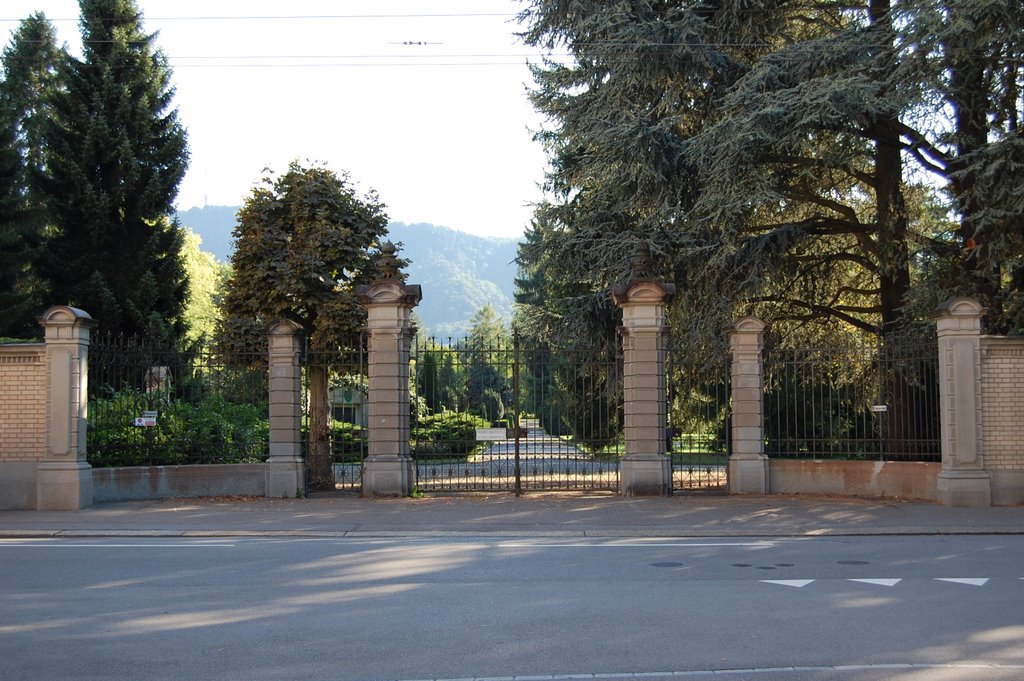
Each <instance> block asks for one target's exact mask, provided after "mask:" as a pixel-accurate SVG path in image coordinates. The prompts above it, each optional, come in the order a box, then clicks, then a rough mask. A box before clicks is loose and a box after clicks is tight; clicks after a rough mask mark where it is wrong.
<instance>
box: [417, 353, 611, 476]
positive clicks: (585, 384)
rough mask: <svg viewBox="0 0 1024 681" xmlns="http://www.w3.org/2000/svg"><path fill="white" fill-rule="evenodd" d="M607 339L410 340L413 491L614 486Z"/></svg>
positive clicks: (609, 363) (609, 356) (609, 360)
mask: <svg viewBox="0 0 1024 681" xmlns="http://www.w3.org/2000/svg"><path fill="white" fill-rule="evenodd" d="M618 347H619V343H618V339H617V338H610V339H607V341H606V342H604V343H600V344H596V345H588V346H586V347H583V346H567V347H555V346H553V345H550V344H546V343H541V342H533V341H531V342H530V343H528V344H527V343H524V342H522V341H521V340H520V338H519V336H518V335H514V336H513V338H512V339H509V340H506V341H490V342H480V341H479V340H473V339H465V340H459V341H454V342H453V341H450V340H449V341H448V342H445V343H440V342H438V341H437V340H434V339H419V340H417V342H416V344H415V345H414V347H413V352H412V357H413V371H412V380H413V384H414V398H413V405H412V428H411V436H412V443H411V452H412V456H413V459H414V461H415V465H416V485H417V488H418V489H419V490H420V491H435V492H438V491H513V492H516V493H520V492H523V491H530V490H608V491H617V490H618V486H619V459H620V458H621V456H622V454H623V452H624V444H623V438H622V357H621V355H620V353H619V351H618Z"/></svg>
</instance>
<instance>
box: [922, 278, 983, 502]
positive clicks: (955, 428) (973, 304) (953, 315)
mask: <svg viewBox="0 0 1024 681" xmlns="http://www.w3.org/2000/svg"><path fill="white" fill-rule="evenodd" d="M984 313H985V310H984V308H983V307H982V306H981V305H980V304H979V303H978V301H976V300H974V299H972V298H954V299H952V300H948V301H946V302H945V303H943V304H942V305H940V306H939V307H938V309H937V310H936V311H935V319H936V323H937V326H938V336H939V400H940V402H939V413H940V414H941V424H942V470H941V471H940V472H939V475H938V480H937V481H936V488H937V490H936V492H937V498H936V501H938V502H939V503H940V504H942V505H944V506H991V505H992V482H991V480H990V478H989V473H988V471H986V470H985V465H984V458H983V452H982V449H981V428H982V423H981V317H982V315H983V314H984Z"/></svg>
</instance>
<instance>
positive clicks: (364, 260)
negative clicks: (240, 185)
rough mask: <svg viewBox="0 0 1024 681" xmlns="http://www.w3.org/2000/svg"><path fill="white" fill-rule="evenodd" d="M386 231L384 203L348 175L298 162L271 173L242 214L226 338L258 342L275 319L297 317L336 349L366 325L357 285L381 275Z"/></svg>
mask: <svg viewBox="0 0 1024 681" xmlns="http://www.w3.org/2000/svg"><path fill="white" fill-rule="evenodd" d="M385 234H387V216H386V215H385V214H384V205H383V204H381V203H380V202H379V200H378V198H377V196H376V195H375V194H374V193H372V192H370V193H369V194H367V195H366V196H359V195H358V194H357V193H356V189H355V187H354V186H353V185H352V183H351V180H350V179H349V177H348V175H347V174H341V175H339V174H337V173H335V172H333V171H331V170H329V169H327V168H323V167H311V168H305V167H302V166H301V165H299V164H298V163H297V162H294V163H292V164H291V165H289V167H288V170H287V171H286V172H285V173H284V174H283V175H281V176H280V177H276V178H275V177H273V176H272V175H271V174H270V173H268V174H267V175H265V176H264V178H263V183H262V185H261V186H258V187H256V188H254V189H253V191H252V194H251V195H250V196H249V198H248V199H247V200H246V202H245V205H244V206H243V207H242V209H241V210H240V211H239V212H238V225H237V227H236V228H235V231H234V237H235V253H234V255H233V256H232V258H231V266H232V272H231V277H230V279H229V280H228V284H227V291H226V294H225V296H224V300H223V303H222V314H223V316H224V324H223V328H222V336H223V337H224V338H225V339H227V340H229V341H233V342H237V343H240V344H242V345H251V344H253V343H259V342H260V339H262V334H263V328H264V326H265V325H266V324H267V323H269V322H271V321H273V320H275V319H291V320H294V321H296V322H298V323H299V324H300V325H302V326H303V328H305V329H306V331H307V333H309V334H310V340H311V342H312V345H313V347H314V348H318V349H326V348H331V347H334V346H335V345H337V344H338V343H339V342H340V340H341V339H343V338H344V337H346V336H348V335H350V334H351V333H353V332H356V331H358V330H359V329H360V328H361V327H362V325H363V323H364V319H365V313H364V311H363V310H362V308H361V307H360V305H359V304H358V302H357V301H356V299H355V292H354V288H355V286H356V285H357V284H361V283H369V282H370V281H371V280H372V279H373V277H374V275H375V269H374V267H375V263H374V260H373V259H372V258H371V255H370V249H371V248H373V247H375V246H377V245H378V244H379V243H380V240H381V238H382V237H383V236H384V235H385Z"/></svg>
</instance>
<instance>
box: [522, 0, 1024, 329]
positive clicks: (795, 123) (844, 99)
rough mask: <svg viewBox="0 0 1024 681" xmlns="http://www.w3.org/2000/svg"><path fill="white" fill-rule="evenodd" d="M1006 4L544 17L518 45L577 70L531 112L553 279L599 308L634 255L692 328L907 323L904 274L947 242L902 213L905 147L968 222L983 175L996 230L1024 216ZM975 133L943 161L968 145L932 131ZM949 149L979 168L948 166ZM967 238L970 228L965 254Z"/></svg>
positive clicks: (539, 8)
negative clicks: (1017, 181) (544, 51)
mask: <svg viewBox="0 0 1024 681" xmlns="http://www.w3.org/2000/svg"><path fill="white" fill-rule="evenodd" d="M1012 4H1013V3H1004V2H989V1H988V0H967V1H965V2H962V3H943V2H936V1H934V0H920V1H917V2H914V1H910V2H901V3H890V1H889V0H869V2H867V3H866V4H865V5H863V6H857V7H853V6H850V5H849V3H845V2H820V3H814V4H813V5H811V6H808V5H807V3H806V2H788V1H785V0H781V1H779V2H772V3H759V4H757V5H756V6H751V5H750V4H749V3H738V2H721V3H689V2H679V1H677V2H657V3H653V2H629V3H627V2H613V3H607V2H599V1H597V0H594V1H592V2H591V1H587V0H583V1H580V0H534V1H533V2H531V3H530V4H529V7H528V9H527V10H526V11H525V12H523V14H522V15H521V19H522V20H523V21H524V22H525V23H526V25H527V30H526V32H525V33H524V37H525V39H526V40H527V42H529V43H530V44H532V45H535V46H538V47H543V48H551V49H556V50H567V51H568V52H569V54H570V59H569V61H568V62H564V61H563V60H555V59H552V60H550V61H548V62H547V63H545V64H544V65H542V66H540V67H538V68H536V69H535V77H536V79H537V88H536V90H535V92H534V93H533V100H534V103H535V105H536V107H537V108H538V109H539V110H540V111H542V112H543V113H545V114H547V115H548V116H549V118H550V120H551V121H552V124H551V127H550V129H548V130H545V131H543V132H542V133H541V134H540V135H539V138H540V140H541V141H543V142H544V143H545V144H546V145H547V147H548V150H549V155H550V156H551V158H552V171H551V172H550V174H549V178H548V185H549V186H548V188H549V189H550V190H551V191H552V192H553V194H554V195H555V196H556V199H555V200H553V201H552V202H550V203H549V204H547V205H543V206H541V207H540V208H539V209H538V213H537V214H538V216H539V217H542V218H544V221H543V223H542V224H543V226H542V230H543V232H544V237H543V241H544V243H545V246H546V248H545V249H544V254H543V255H542V256H540V257H542V258H543V259H545V261H546V262H548V263H551V264H553V265H554V267H551V268H549V270H548V276H549V278H550V279H552V280H553V281H554V282H556V283H555V286H565V285H568V284H570V283H574V282H576V283H585V284H586V285H587V287H588V288H589V289H590V290H591V291H592V292H594V293H595V294H597V293H600V292H602V291H603V290H605V289H606V288H607V287H608V286H609V285H611V284H613V283H616V282H621V281H622V280H624V279H628V278H630V277H633V276H636V274H637V273H636V272H635V271H632V270H631V267H630V262H631V256H632V255H633V253H634V252H636V251H637V250H638V248H640V247H644V248H646V249H648V250H649V251H650V252H651V253H652V254H653V260H652V262H651V271H650V272H649V273H650V274H652V275H654V276H658V277H666V276H668V277H673V278H674V279H675V281H676V283H677V285H678V288H679V291H680V295H679V296H678V297H677V300H676V303H675V308H676V309H675V314H677V315H680V316H686V317H688V321H689V322H690V323H688V324H685V325H683V326H685V327H686V328H688V329H691V330H693V331H694V332H695V333H705V334H706V333H708V332H713V331H715V330H717V329H719V328H720V327H721V324H722V323H723V322H725V321H726V320H728V319H729V318H731V317H732V316H733V315H735V314H736V313H737V312H738V311H739V310H741V309H742V310H743V311H751V312H756V313H758V314H761V315H762V316H765V317H768V318H769V319H774V320H780V319H790V320H794V321H798V322H801V323H806V322H816V323H828V322H829V321H831V322H838V323H840V324H843V325H846V326H848V327H853V328H857V329H860V330H863V331H870V332H877V331H885V330H888V329H891V328H894V327H896V326H899V325H900V324H902V323H904V322H905V321H906V320H907V318H908V314H909V313H908V309H907V308H906V305H905V303H906V299H907V295H908V293H909V291H910V287H911V283H912V279H911V276H912V270H911V267H910V265H911V263H912V262H913V261H914V260H915V259H916V258H917V256H918V252H919V251H920V250H921V249H922V248H923V247H924V246H925V245H928V244H932V243H934V239H933V237H934V236H935V235H933V234H931V233H928V232H926V231H924V230H923V229H921V227H922V226H921V225H919V224H917V223H915V222H914V221H913V219H912V216H913V215H914V214H915V212H916V211H915V210H913V209H911V208H909V207H908V206H907V203H906V202H907V196H908V193H912V192H911V188H910V187H909V185H908V182H907V180H906V177H907V175H908V171H907V169H906V168H904V163H905V161H904V159H905V158H906V156H905V152H907V153H910V154H911V155H912V156H914V157H915V158H917V159H919V160H920V161H921V162H922V165H924V166H926V167H927V165H928V164H931V165H932V166H934V168H929V170H939V171H941V173H946V177H947V179H948V180H949V182H950V184H951V193H952V194H953V195H954V196H956V197H957V199H956V208H957V210H959V211H961V212H962V215H964V216H968V215H974V216H977V215H979V214H980V213H979V211H978V210H974V209H972V207H971V204H970V202H969V201H968V200H967V199H966V198H965V197H967V196H968V195H969V194H970V191H969V188H970V186H971V185H970V180H971V178H972V177H973V178H978V182H980V181H981V180H980V178H983V177H986V178H989V179H990V180H992V182H991V184H990V186H989V191H988V194H987V195H995V196H1002V197H1005V200H1003V199H1000V200H999V201H996V202H995V207H997V208H998V216H997V218H998V219H997V220H995V222H994V224H995V223H998V224H1002V225H1006V224H1007V221H1008V220H1009V221H1011V222H1012V221H1013V220H1014V219H1016V218H1013V216H1014V215H1016V216H1018V217H1019V215H1020V211H1019V206H1020V201H1019V197H1015V196H1013V193H1012V192H1008V191H1006V187H1009V186H1012V185H1011V184H1006V183H1005V182H1004V181H1002V180H999V179H997V177H998V173H994V172H993V171H994V170H996V169H998V168H1003V169H1007V170H1010V171H1012V172H1019V167H1020V163H1019V162H1018V160H1017V159H1018V157H1019V154H1018V152H1017V151H1015V149H1016V148H1017V143H1018V141H1019V139H1020V136H1019V134H1016V135H1011V134H1009V131H1010V130H1011V129H1012V130H1016V127H1015V126H1016V123H1015V120H1016V118H1017V113H1016V112H1019V110H1020V102H1021V98H1020V91H1021V88H1020V87H1019V85H1020V79H1021V67H1020V64H1021V60H1020V58H1019V54H1020V51H1019V50H1020V48H1019V44H1020V40H1021V39H1020V36H1021V35H1022V34H1024V32H1022V31H1021V30H1020V29H1021V25H1020V22H1021V20H1022V18H1021V12H1020V11H1019V8H1018V9H1017V10H1012V9H1011V8H1010V5H1012ZM891 5H895V6H896V9H895V10H894V9H893V7H892V6H891ZM1011 14H1012V15H1013V16H1010V15H1011ZM1000 22H1001V23H1002V26H1003V30H1002V31H1000V30H999V29H997V28H996V26H998V25H999V24H1000ZM1007 27H1009V30H1006V29H1007ZM951 55H952V56H951ZM977 61H981V62H982V63H983V65H984V68H981V69H979V68H978V66H977V64H975V63H974V62H977ZM967 67H971V68H973V71H971V72H970V74H969V75H967V77H962V74H960V73H959V72H958V70H960V69H964V68H967ZM967 84H971V85H972V86H973V90H972V88H971V87H967ZM996 84H1000V87H999V88H997V87H994V86H995V85H996ZM979 90H981V91H982V92H980V93H979ZM996 103H999V104H998V106H997V105H996ZM964 111H970V112H971V115H970V117H965V116H964V115H962V113H961V112H964ZM950 112H954V115H953V116H952V117H951V116H950ZM951 118H952V120H951ZM971 120H973V121H974V122H973V123H971V122H970V121H971ZM980 121H989V123H988V124H987V127H986V131H985V135H978V134H976V131H975V133H974V134H973V138H974V140H975V144H974V146H972V147H970V149H968V148H967V147H965V148H963V149H959V148H958V149H959V150H954V149H952V147H951V146H950V145H952V146H954V147H955V146H956V141H955V140H963V139H966V138H971V137H972V134H968V132H969V131H968V132H958V133H956V135H954V136H952V137H949V136H944V135H942V134H938V135H937V134H936V133H937V132H938V131H941V130H943V129H944V130H946V131H949V130H951V129H952V130H960V129H962V128H964V126H966V127H971V126H972V125H973V127H974V128H978V127H979V122H980ZM999 121H1002V122H999ZM994 122H999V123H998V124H997V125H994ZM915 126H917V127H915ZM932 126H934V127H932ZM993 127H997V128H999V130H994V129H993ZM954 137H955V139H953V138H954ZM982 137H985V138H986V140H987V142H986V143H984V144H983V143H982V140H981V138H982ZM997 140H998V141H1000V142H1001V143H1002V147H1001V148H997V146H998V145H993V144H992V143H993V142H994V141H997ZM1011 146H1012V147H1013V148H1012V149H1011V148H1009V147H1011ZM951 150H952V151H956V153H957V154H959V155H958V156H957V158H961V157H962V158H963V159H971V160H972V162H975V161H976V162H978V163H979V164H981V167H980V168H978V169H977V170H972V171H969V172H968V171H967V170H965V169H964V168H963V167H960V166H958V165H957V163H956V162H954V163H952V164H947V163H946V160H945V159H942V157H941V154H943V153H947V154H948V153H949V151H951ZM983 151H990V152H992V154H991V155H990V156H986V154H985V153H983ZM937 159H938V160H937ZM963 163H967V161H966V160H964V161H963ZM961 165H963V164H961ZM964 182H967V185H964ZM994 185H998V186H994ZM999 187H1002V189H999ZM1018 194H1019V192H1018ZM974 205H975V206H977V207H980V206H982V205H989V206H991V204H984V202H982V201H981V200H976V201H975V204H974ZM988 213H989V214H990V215H995V214H996V213H997V211H995V210H991V209H990V210H989V211H988ZM973 219H974V218H972V220H973ZM975 231H976V228H974V227H970V228H965V229H962V230H961V232H962V234H961V240H963V241H964V244H965V246H970V247H976V246H977V243H978V240H977V239H973V241H972V240H971V238H970V237H969V236H968V234H967V233H968V232H969V233H971V234H973V233H974V232H975ZM1004 231H1005V230H1004ZM972 244H973V246H972ZM536 253H537V251H536V250H533V251H530V250H527V251H526V256H527V258H528V261H529V262H530V263H531V264H534V265H535V264H537V263H538V262H539V260H538V256H537V255H536ZM1007 256H1008V252H1007V250H1006V249H1002V251H1001V252H1000V253H999V254H998V255H996V254H993V257H994V259H995V260H999V259H1000V258H1003V259H1005V258H1006V257H1007ZM944 257H953V258H958V257H960V251H959V250H958V251H957V252H956V253H955V254H953V255H948V254H947V255H945V256H944Z"/></svg>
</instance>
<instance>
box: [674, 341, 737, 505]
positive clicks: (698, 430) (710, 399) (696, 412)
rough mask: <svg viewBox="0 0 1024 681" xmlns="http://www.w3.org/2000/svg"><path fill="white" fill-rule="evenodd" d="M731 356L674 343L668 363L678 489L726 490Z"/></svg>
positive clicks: (675, 480) (675, 481) (675, 487)
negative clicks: (695, 350) (691, 348)
mask: <svg viewBox="0 0 1024 681" xmlns="http://www.w3.org/2000/svg"><path fill="white" fill-rule="evenodd" d="M729 370H730V365H729V357H728V353H726V352H725V351H721V352H712V353H710V354H701V353H693V351H692V350H690V349H688V348H681V347H676V346H672V347H671V348H670V352H669V353H668V360H667V363H666V375H667V397H668V410H667V412H668V425H669V430H668V434H667V437H666V444H667V447H666V450H667V453H668V456H669V457H670V458H671V459H672V489H673V490H697V489H701V490H723V491H724V490H725V488H726V484H727V478H728V464H729V449H730V444H731V439H730V436H729V422H730V421H729V414H730V410H729V398H730V395H729Z"/></svg>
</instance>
